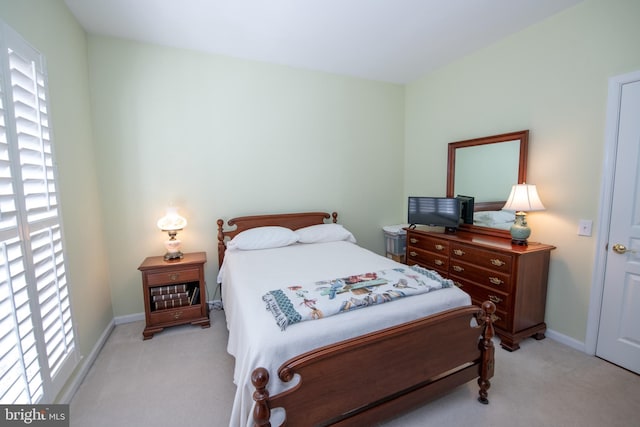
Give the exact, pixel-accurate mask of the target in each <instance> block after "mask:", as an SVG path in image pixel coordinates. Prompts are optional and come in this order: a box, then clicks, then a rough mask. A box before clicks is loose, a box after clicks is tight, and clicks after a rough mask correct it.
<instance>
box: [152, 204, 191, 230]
mask: <svg viewBox="0 0 640 427" xmlns="http://www.w3.org/2000/svg"><path fill="white" fill-rule="evenodd" d="M157 225H158V228H159V229H160V230H162V231H177V230H182V229H183V228H185V227H186V226H187V220H186V219H185V218H183V217H181V216H180V215H178V208H174V207H168V208H167V213H166V215H165V216H163V217H162V218H160V219H159V220H158V224H157Z"/></svg>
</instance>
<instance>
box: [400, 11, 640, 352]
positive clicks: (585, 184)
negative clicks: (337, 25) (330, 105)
mask: <svg viewBox="0 0 640 427" xmlns="http://www.w3.org/2000/svg"><path fill="white" fill-rule="evenodd" d="M639 18H640V2H638V1H635V0H613V1H610V0H607V1H604V0H593V1H588V0H587V1H585V2H584V3H581V4H580V5H578V6H575V7H573V8H571V9H568V10H566V11H565V12H562V13H560V14H558V15H555V16H553V17H551V18H549V19H547V20H546V21H544V22H542V23H539V24H537V25H534V26H532V27H529V28H528V29H526V30H524V31H522V32H520V33H517V34H515V35H513V36H510V37H507V38H505V39H503V40H501V41H499V42H497V43H495V44H494V45H492V46H490V47H488V48H486V49H483V50H481V51H479V52H476V53H474V54H472V55H469V56H467V57H465V58H463V59H461V60H459V61H456V62H455V63H452V64H450V65H448V66H446V67H443V68H441V69H439V70H437V71H435V72H433V73H430V74H428V75H426V76H425V77H423V78H422V79H420V80H418V81H416V82H413V83H412V84H409V85H407V88H406V107H405V108H406V141H405V152H406V157H405V159H406V161H405V169H404V170H405V194H417V193H425V194H426V193H433V194H444V191H445V184H446V183H445V176H446V170H445V165H446V156H447V153H446V149H447V143H449V142H452V141H458V140H464V139H470V138H476V137H481V136H487V135H494V134H499V133H505V132H510V131H517V130H522V129H529V130H530V135H529V159H528V179H527V182H528V183H531V184H536V185H537V188H538V192H539V194H540V197H541V199H542V202H543V203H544V205H545V207H546V208H547V210H546V211H544V212H536V213H532V214H530V215H528V222H529V223H530V225H531V227H532V230H533V232H532V236H531V240H534V241H541V242H544V243H548V244H552V245H555V246H557V249H556V250H555V251H553V253H552V255H551V259H552V262H551V271H550V276H549V293H548V297H547V315H546V321H547V324H548V327H549V328H550V329H553V330H555V331H557V332H559V333H561V334H564V335H567V336H569V337H572V338H574V339H575V340H576V341H579V342H583V341H584V339H585V332H586V322H587V312H588V305H589V299H590V290H591V281H592V271H593V264H594V254H595V244H596V236H597V234H596V233H600V232H601V230H597V229H596V227H594V235H593V237H580V236H578V235H577V229H578V220H579V219H582V218H584V219H593V220H594V225H595V224H596V223H597V219H598V218H597V216H598V206H599V197H600V191H601V174H602V164H603V160H602V159H603V154H604V132H605V131H604V125H605V117H606V111H605V108H606V98H607V85H608V79H609V77H612V76H615V75H619V74H623V73H626V72H629V71H633V70H637V69H640V49H638V40H640V25H638V19H639ZM505 197H506V195H505ZM603 232H606V230H605V231H603Z"/></svg>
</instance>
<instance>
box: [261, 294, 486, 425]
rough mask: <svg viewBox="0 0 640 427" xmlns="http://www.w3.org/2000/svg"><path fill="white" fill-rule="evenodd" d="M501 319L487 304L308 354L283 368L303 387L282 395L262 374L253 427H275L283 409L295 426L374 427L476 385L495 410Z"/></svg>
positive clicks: (283, 373) (282, 373) (285, 374)
mask: <svg viewBox="0 0 640 427" xmlns="http://www.w3.org/2000/svg"><path fill="white" fill-rule="evenodd" d="M494 312H495V305H494V304H493V303H492V302H490V301H487V302H485V303H483V305H482V308H480V307H476V306H467V307H461V308H456V309H452V310H448V311H445V312H442V313H438V314H435V315H432V316H429V317H425V318H422V319H418V320H414V321H411V322H407V323H404V324H402V325H398V326H394V327H390V328H387V329H383V330H381V331H377V332H374V333H370V334H366V335H363V336H360V337H356V338H353V339H349V340H345V341H342V342H339V343H336V344H333V345H329V346H325V347H321V348H318V349H316V350H312V351H310V352H307V353H304V354H302V355H300V356H297V357H294V358H292V359H290V360H288V361H287V362H285V363H284V364H283V365H282V366H281V367H280V369H279V370H278V377H279V378H280V380H282V381H284V382H290V381H293V382H297V383H296V384H295V386H293V387H292V388H291V389H288V390H286V391H284V392H282V393H279V394H277V395H275V396H269V393H268V391H267V384H268V382H269V372H267V370H266V369H264V368H257V369H256V370H254V372H253V374H252V378H251V381H252V383H253V385H254V387H255V388H256V391H255V392H254V400H255V402H256V403H255V407H254V413H253V418H254V423H255V425H256V426H270V425H271V424H270V418H271V410H272V409H274V408H283V409H284V412H285V417H286V419H285V423H286V424H287V425H291V426H299V425H313V426H326V425H339V426H362V425H369V424H373V423H376V422H379V421H380V420H383V419H387V418H390V417H392V416H394V415H397V414H400V413H402V412H404V411H407V410H410V409H412V408H415V407H417V406H421V405H423V404H424V403H426V402H427V401H429V400H433V399H434V398H436V397H439V396H441V395H443V394H445V393H446V392H447V391H449V390H451V389H452V388H454V387H457V386H459V385H461V384H464V383H466V382H468V381H470V380H472V379H474V378H478V385H479V387H480V391H479V398H478V399H479V400H480V402H482V403H488V400H487V391H488V389H489V387H490V385H491V384H490V381H489V379H490V378H491V377H493V367H494V348H493V343H492V341H491V339H492V338H493V335H494V331H493V324H492V315H493V313H494Z"/></svg>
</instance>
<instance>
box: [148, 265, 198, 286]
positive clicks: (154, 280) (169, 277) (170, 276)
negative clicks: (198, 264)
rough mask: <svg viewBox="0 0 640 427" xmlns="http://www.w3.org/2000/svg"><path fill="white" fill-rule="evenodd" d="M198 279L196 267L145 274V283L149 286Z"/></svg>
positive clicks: (174, 283)
mask: <svg viewBox="0 0 640 427" xmlns="http://www.w3.org/2000/svg"><path fill="white" fill-rule="evenodd" d="M198 280H200V273H199V270H198V269H197V268H193V269H184V270H180V271H168V272H162V273H150V274H147V284H148V285H149V286H159V285H177V284H178V283H184V282H197V281H198Z"/></svg>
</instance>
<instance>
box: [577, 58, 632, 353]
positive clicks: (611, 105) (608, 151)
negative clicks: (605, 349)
mask: <svg viewBox="0 0 640 427" xmlns="http://www.w3.org/2000/svg"><path fill="white" fill-rule="evenodd" d="M639 80H640V70H639V71H634V72H631V73H627V74H622V75H619V76H614V77H611V78H609V92H608V95H607V121H606V125H605V145H604V161H603V168H602V184H601V188H600V207H599V214H598V221H597V224H598V225H597V227H598V230H599V231H598V238H597V241H596V254H595V260H594V266H593V275H592V279H591V294H590V298H589V311H588V317H587V331H586V336H585V342H584V347H585V348H584V350H585V353H587V354H590V355H595V354H596V347H597V344H598V329H599V327H600V312H601V310H602V293H603V292H604V278H605V273H606V264H607V256H608V251H607V243H608V242H609V227H610V225H611V208H612V203H613V189H614V174H615V171H616V152H617V150H618V124H619V120H620V101H621V98H622V86H623V85H624V84H626V83H632V82H635V81H639Z"/></svg>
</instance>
